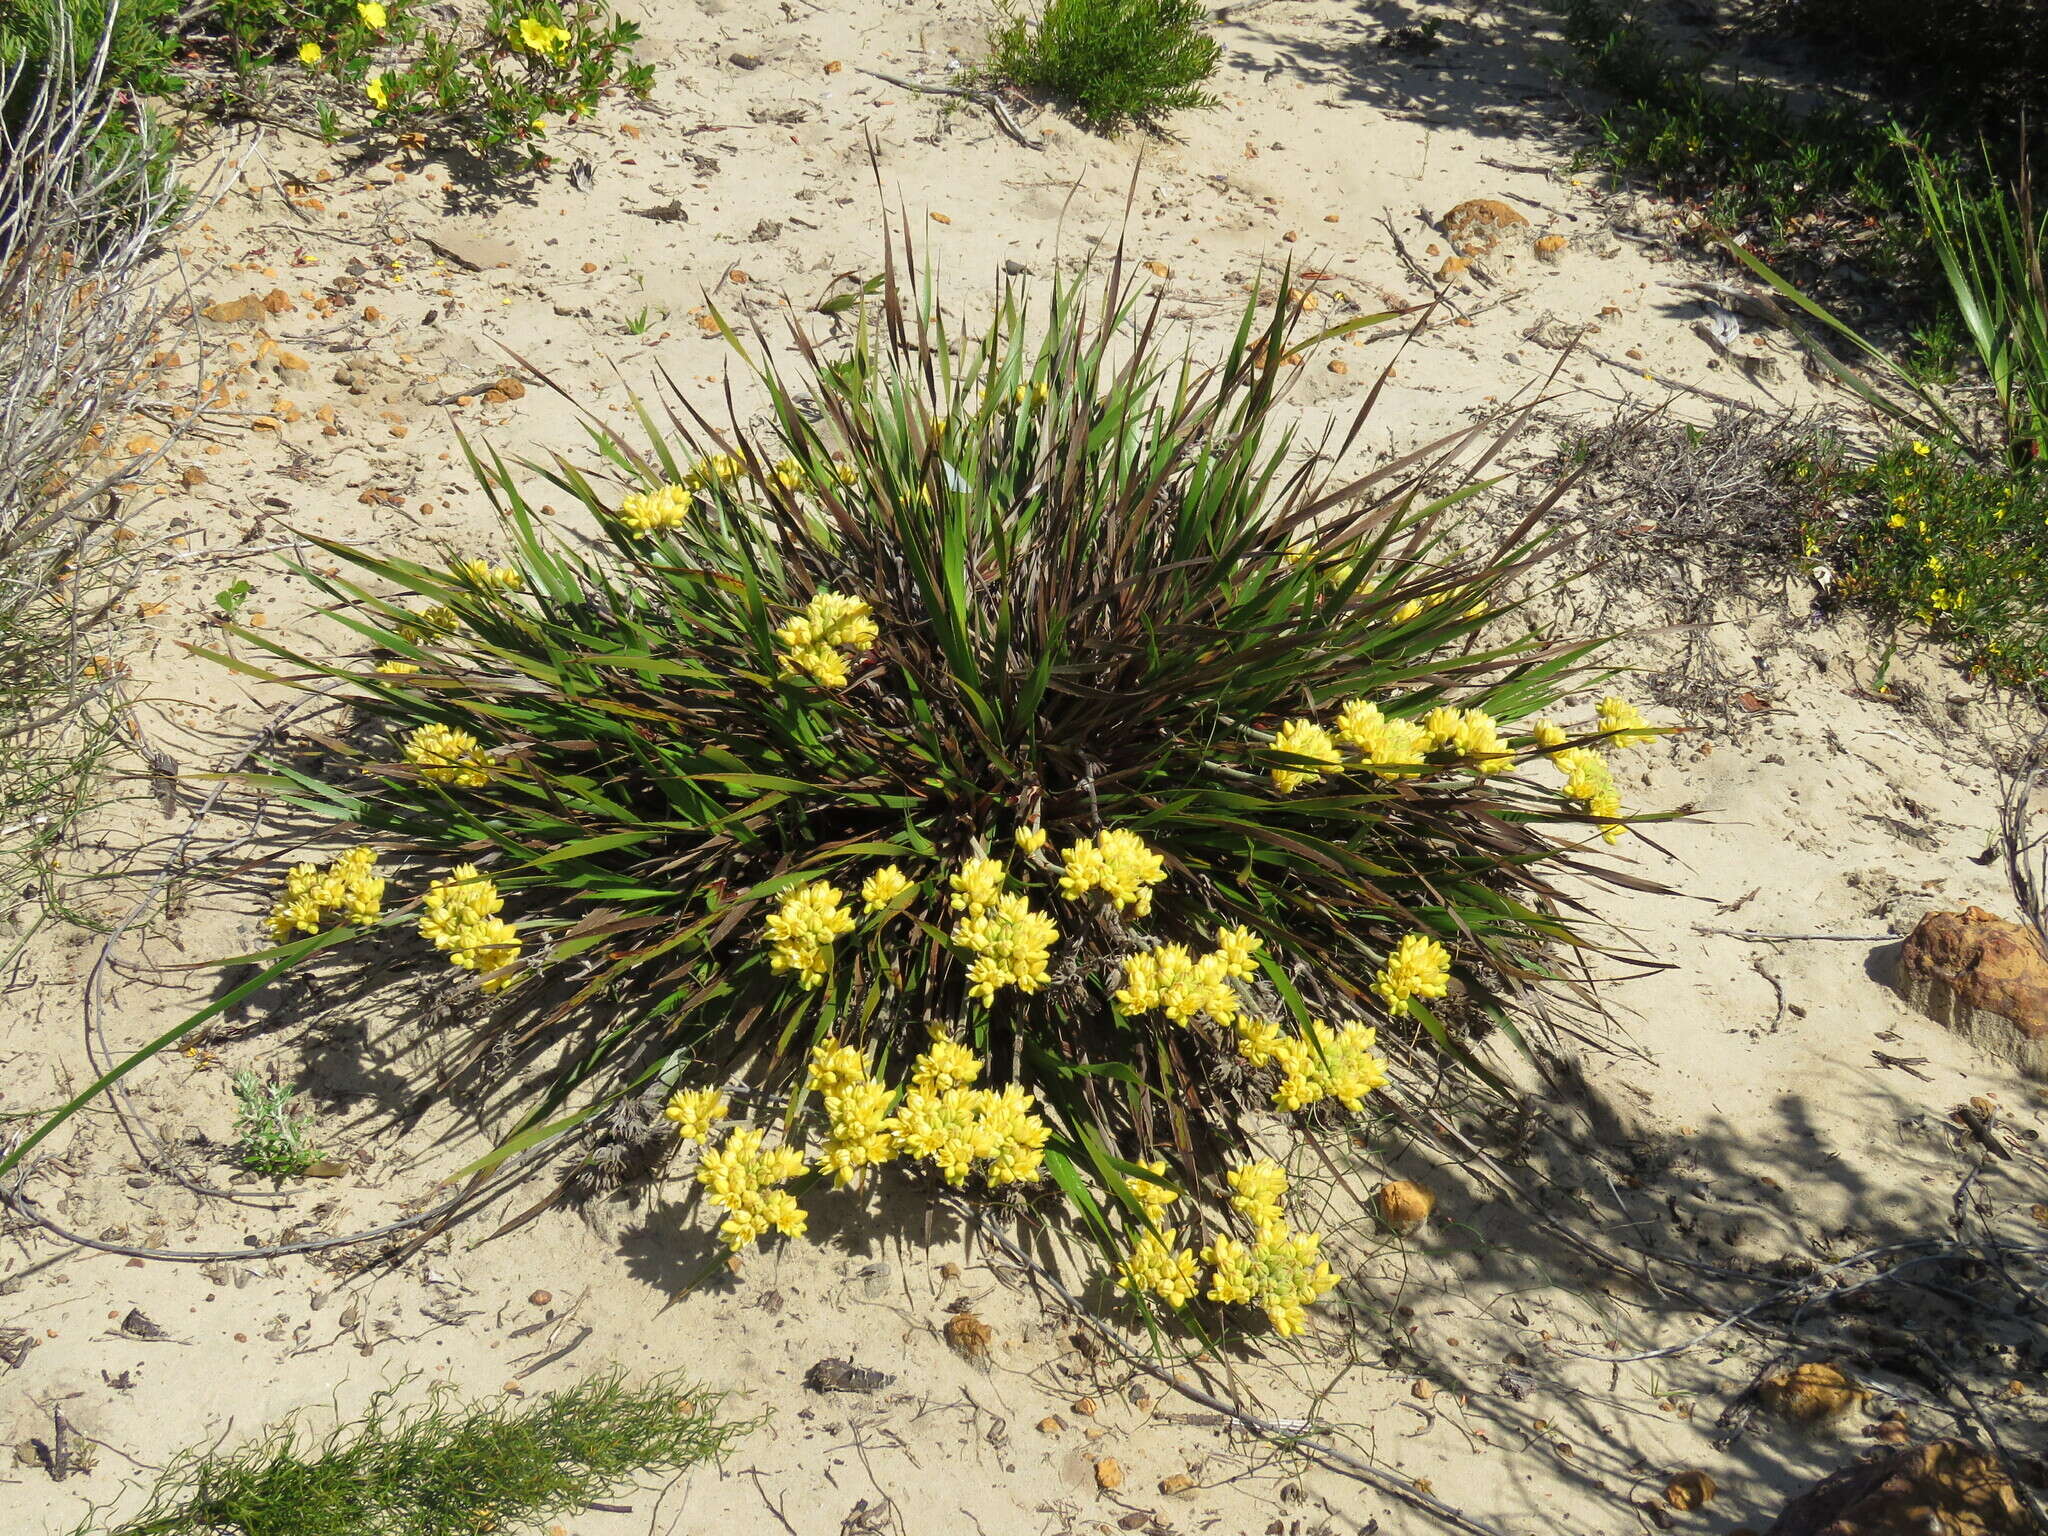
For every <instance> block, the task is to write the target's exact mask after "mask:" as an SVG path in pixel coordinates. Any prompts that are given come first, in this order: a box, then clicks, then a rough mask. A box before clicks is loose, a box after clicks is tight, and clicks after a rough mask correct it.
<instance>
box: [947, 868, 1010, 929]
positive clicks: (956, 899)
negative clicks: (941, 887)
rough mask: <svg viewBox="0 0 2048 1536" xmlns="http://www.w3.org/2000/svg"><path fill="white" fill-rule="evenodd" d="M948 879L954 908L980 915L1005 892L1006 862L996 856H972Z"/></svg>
mask: <svg viewBox="0 0 2048 1536" xmlns="http://www.w3.org/2000/svg"><path fill="white" fill-rule="evenodd" d="M946 883H947V884H948V885H950V886H952V888H953V897H952V900H951V902H950V903H949V905H950V906H951V907H952V908H953V910H954V911H955V912H964V913H966V914H967V915H968V916H969V917H980V916H981V915H982V914H984V913H985V912H987V911H988V910H989V908H990V907H992V906H994V905H995V902H996V898H997V897H998V896H1000V895H1002V893H1003V866H1002V865H1000V864H998V863H997V862H996V861H995V860H994V859H987V858H979V857H977V858H972V859H969V860H967V862H966V863H964V864H962V865H961V866H960V868H959V870H958V871H957V872H955V873H954V874H952V875H950V876H948V877H947V880H946Z"/></svg>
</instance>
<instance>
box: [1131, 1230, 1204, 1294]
mask: <svg viewBox="0 0 2048 1536" xmlns="http://www.w3.org/2000/svg"><path fill="white" fill-rule="evenodd" d="M1117 1268H1118V1270H1119V1272H1120V1273H1121V1274H1122V1276H1123V1283H1124V1288H1125V1289H1126V1290H1128V1291H1130V1292H1131V1293H1132V1294H1133V1295H1137V1296H1145V1295H1150V1296H1157V1297H1158V1298H1159V1299H1160V1300H1161V1301H1163V1302H1165V1303H1166V1304H1167V1305H1168V1306H1169V1307H1184V1306H1186V1305H1187V1304H1188V1303H1189V1302H1190V1301H1192V1300H1194V1298H1195V1290H1196V1288H1197V1286H1198V1284H1199V1280H1198V1272H1197V1269H1196V1264H1195V1256H1194V1254H1192V1253H1190V1252H1189V1251H1188V1250H1187V1249H1185V1248H1183V1247H1181V1246H1180V1234H1179V1233H1178V1232H1176V1231H1175V1230H1174V1229H1173V1228H1172V1227H1167V1228H1165V1229H1164V1230H1162V1231H1158V1232H1144V1233H1140V1234H1139V1236H1138V1240H1137V1241H1136V1242H1135V1243H1133V1244H1132V1245H1131V1252H1130V1256H1129V1257H1128V1258H1126V1259H1125V1260H1124V1261H1123V1262H1122V1263H1121V1264H1119V1265H1118V1266H1117Z"/></svg>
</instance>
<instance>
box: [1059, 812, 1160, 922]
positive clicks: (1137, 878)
mask: <svg viewBox="0 0 2048 1536" xmlns="http://www.w3.org/2000/svg"><path fill="white" fill-rule="evenodd" d="M1060 866H1061V870H1062V873H1061V875H1060V894H1061V895H1062V896H1064V897H1066V898H1067V900H1069V901H1079V900H1080V899H1081V898H1082V897H1083V896H1086V895H1087V894H1088V893H1089V892H1090V891H1100V892H1102V894H1103V895H1105V896H1107V897H1108V898H1109V900H1110V902H1111V904H1112V905H1114V906H1115V907H1116V908H1117V910H1118V911H1121V912H1129V913H1131V914H1133V915H1134V916H1137V917H1144V916H1145V915H1146V914H1148V913H1149V912H1150V911H1151V910H1152V887H1153V886H1155V885H1157V884H1159V883H1160V882H1161V881H1162V880H1164V879H1165V878H1166V861H1165V860H1164V859H1162V858H1161V857H1160V856H1159V855H1158V854H1157V853H1155V852H1153V851H1152V849H1151V848H1149V847H1147V846H1146V844H1145V840H1144V839H1143V838H1142V837H1140V836H1138V834H1137V833H1135V832H1129V831H1126V830H1124V829H1123V828H1122V827H1111V828H1109V829H1107V830H1105V831H1102V832H1098V833H1096V834H1095V838H1094V840H1093V841H1092V842H1089V841H1084V842H1078V843H1075V844H1073V845H1072V846H1070V847H1069V848H1068V849H1067V850H1066V851H1065V852H1064V853H1062V854H1061V855H1060Z"/></svg>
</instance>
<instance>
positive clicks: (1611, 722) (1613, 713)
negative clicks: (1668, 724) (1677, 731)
mask: <svg viewBox="0 0 2048 1536" xmlns="http://www.w3.org/2000/svg"><path fill="white" fill-rule="evenodd" d="M1594 714H1595V715H1597V716H1598V717H1599V720H1600V729H1601V730H1602V731H1603V732H1605V733H1606V734H1607V736H1608V739H1609V740H1611V741H1612V742H1613V743H1614V745H1615V747H1616V748H1617V749H1620V748H1624V747H1633V746H1638V745H1641V744H1642V743H1644V742H1651V741H1655V740H1656V739H1657V736H1658V731H1657V729H1656V727H1654V726H1652V725H1651V724H1650V722H1649V721H1647V720H1645V719H1644V718H1643V716H1642V713H1641V711H1639V710H1638V709H1637V708H1636V707H1635V705H1633V704H1631V703H1629V701H1628V700H1627V699H1624V698H1622V697H1620V696H1619V695H1617V694H1612V693H1610V694H1609V695H1607V697H1606V698H1604V699H1602V700H1601V701H1600V703H1599V706H1598V707H1597V708H1596V709H1595V710H1594Z"/></svg>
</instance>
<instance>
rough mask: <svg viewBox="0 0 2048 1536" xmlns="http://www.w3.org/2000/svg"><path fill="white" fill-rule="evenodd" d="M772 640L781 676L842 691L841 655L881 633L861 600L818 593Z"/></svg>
mask: <svg viewBox="0 0 2048 1536" xmlns="http://www.w3.org/2000/svg"><path fill="white" fill-rule="evenodd" d="M735 462H736V461H735ZM775 639H776V641H777V642H778V643H779V644H780V645H781V647H782V649H781V650H780V651H779V652H778V653H777V654H776V661H777V663H778V664H779V665H780V666H781V668H782V675H783V676H784V677H808V678H809V679H810V680H811V681H812V682H814V683H818V684H820V685H821V686H823V687H826V688H844V687H845V686H846V683H847V671H846V658H845V655H844V654H843V653H845V652H860V651H865V650H869V649H871V648H872V647H873V646H874V644H875V643H876V642H877V641H878V640H880V639H881V630H880V628H879V627H878V626H877V625H876V623H875V620H874V615H873V612H872V610H870V609H869V607H868V605H867V603H866V602H864V601H863V600H862V599H860V598H857V597H844V596H842V595H840V594H839V593H837V592H820V593H818V594H817V595H816V596H814V597H813V598H812V599H811V600H810V602H808V603H807V604H805V605H804V610H803V612H801V613H799V614H798V615H797V616H796V617H795V618H793V619H791V620H790V621H789V622H788V623H787V624H784V625H783V626H782V627H781V628H780V629H778V630H776V631H775Z"/></svg>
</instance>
